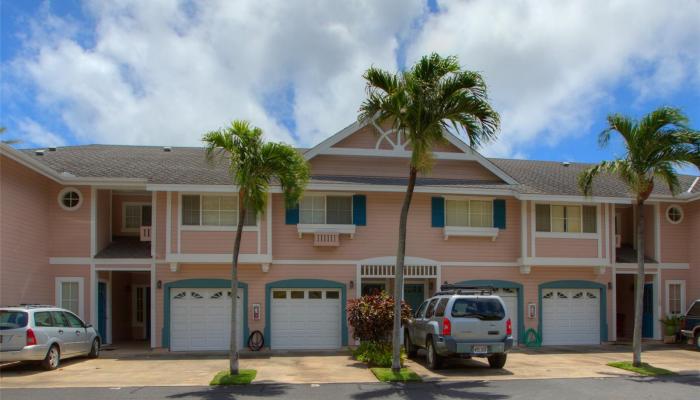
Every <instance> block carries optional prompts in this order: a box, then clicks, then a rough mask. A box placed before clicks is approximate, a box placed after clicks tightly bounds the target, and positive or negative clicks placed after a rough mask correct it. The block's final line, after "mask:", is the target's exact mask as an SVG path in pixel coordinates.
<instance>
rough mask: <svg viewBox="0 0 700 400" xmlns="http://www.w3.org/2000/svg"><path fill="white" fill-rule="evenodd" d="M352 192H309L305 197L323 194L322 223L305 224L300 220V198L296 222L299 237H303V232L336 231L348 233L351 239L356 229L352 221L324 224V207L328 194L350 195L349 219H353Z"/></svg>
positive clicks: (325, 218)
mask: <svg viewBox="0 0 700 400" xmlns="http://www.w3.org/2000/svg"><path fill="white" fill-rule="evenodd" d="M353 195H354V193H345V192H339V193H333V192H328V193H325V192H314V193H309V194H307V195H306V196H305V197H314V196H315V197H320V196H323V221H324V223H323V224H305V223H302V222H301V200H300V201H299V223H298V224H297V233H298V235H299V238H302V237H303V234H304V233H317V232H336V233H338V234H347V235H350V239H353V238H354V237H355V231H356V226H355V224H353V223H350V224H326V223H325V221H326V220H327V218H328V216H327V214H326V212H327V210H328V209H327V207H326V198H327V197H328V196H333V197H350V199H351V202H350V221H351V222H352V221H354V220H355V215H354V209H353V208H354V207H353V205H352V196H353Z"/></svg>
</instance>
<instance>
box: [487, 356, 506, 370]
mask: <svg viewBox="0 0 700 400" xmlns="http://www.w3.org/2000/svg"><path fill="white" fill-rule="evenodd" d="M506 358H508V355H507V354H506V353H498V354H494V355H492V356H489V367H491V368H493V369H501V368H503V366H504V365H506Z"/></svg>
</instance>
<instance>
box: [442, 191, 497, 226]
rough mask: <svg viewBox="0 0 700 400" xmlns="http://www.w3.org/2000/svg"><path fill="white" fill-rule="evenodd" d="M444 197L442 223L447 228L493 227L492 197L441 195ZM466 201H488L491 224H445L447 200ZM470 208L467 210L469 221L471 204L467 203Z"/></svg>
mask: <svg viewBox="0 0 700 400" xmlns="http://www.w3.org/2000/svg"><path fill="white" fill-rule="evenodd" d="M443 198H444V199H445V213H444V214H445V215H444V219H445V220H444V221H443V224H444V226H445V227H449V228H457V229H461V228H467V229H490V228H493V227H494V226H493V200H494V199H493V198H492V197H471V196H470V197H463V196H459V197H457V196H443ZM448 200H449V201H467V202H472V201H483V202H490V203H491V226H471V225H448V224H447V201H448ZM469 207H470V209H469V211H468V214H469V222H471V204H470V205H469Z"/></svg>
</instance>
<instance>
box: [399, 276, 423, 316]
mask: <svg viewBox="0 0 700 400" xmlns="http://www.w3.org/2000/svg"><path fill="white" fill-rule="evenodd" d="M424 290H425V287H424V285H423V284H422V283H411V284H405V285H403V299H404V301H405V302H406V304H408V305H409V306H411V310H412V312H413V311H415V310H417V309H418V307H420V305H421V303H422V302H423V300H425V292H424Z"/></svg>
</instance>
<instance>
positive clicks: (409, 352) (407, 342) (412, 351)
mask: <svg viewBox="0 0 700 400" xmlns="http://www.w3.org/2000/svg"><path fill="white" fill-rule="evenodd" d="M403 347H404V348H405V349H406V356H407V357H408V358H413V357H415V356H416V353H418V349H417V348H416V346H414V345H413V343H412V342H411V338H410V337H408V331H406V332H405V333H404V335H403Z"/></svg>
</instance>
